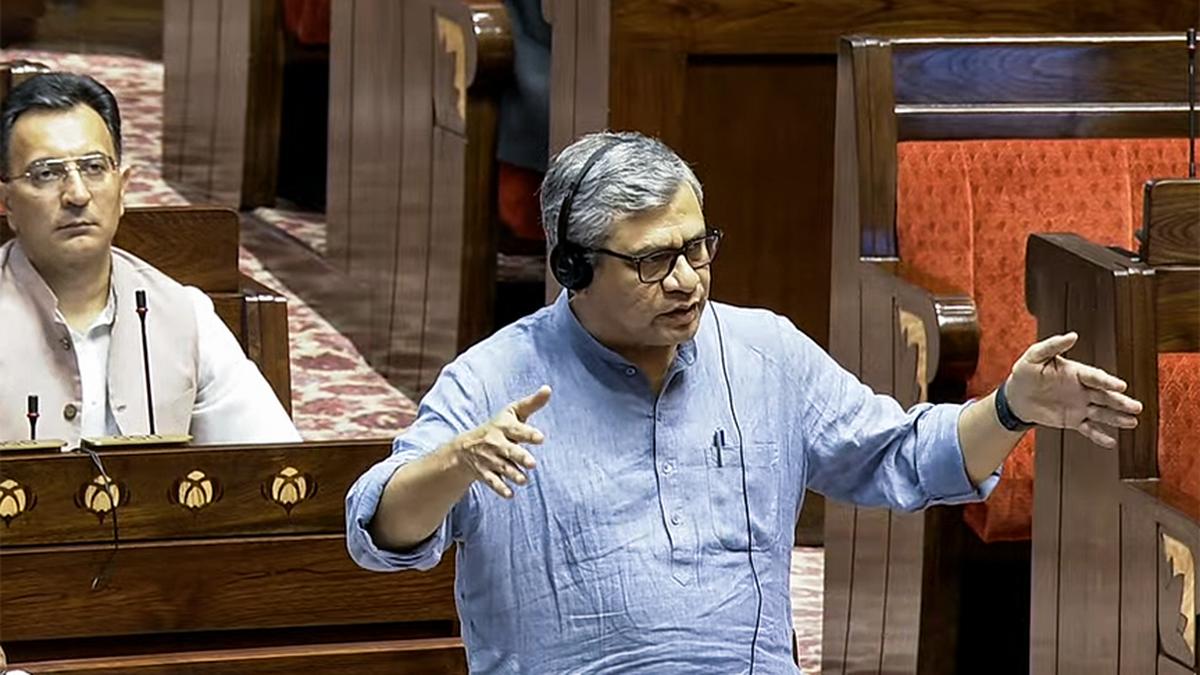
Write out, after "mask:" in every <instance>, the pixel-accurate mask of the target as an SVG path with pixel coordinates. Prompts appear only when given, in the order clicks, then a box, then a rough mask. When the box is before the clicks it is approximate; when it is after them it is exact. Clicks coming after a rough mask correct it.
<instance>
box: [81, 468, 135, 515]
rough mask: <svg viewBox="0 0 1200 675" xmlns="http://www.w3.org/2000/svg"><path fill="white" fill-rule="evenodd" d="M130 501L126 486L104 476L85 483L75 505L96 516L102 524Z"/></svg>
mask: <svg viewBox="0 0 1200 675" xmlns="http://www.w3.org/2000/svg"><path fill="white" fill-rule="evenodd" d="M128 501H129V490H127V489H125V484H124V483H121V482H120V481H114V480H110V479H109V478H106V477H104V476H96V477H95V478H93V479H92V480H91V481H90V482H87V483H84V484H83V485H82V486H80V488H79V491H78V492H76V493H75V505H76V506H78V507H79V508H81V509H83V510H84V511H87V512H89V513H91V514H93V515H95V516H96V517H97V518H99V519H100V522H102V523H103V522H104V519H105V518H106V517H107V516H108V514H110V513H112V512H113V510H115V509H116V508H118V507H120V506H122V505H123V504H125V503H126V502H128Z"/></svg>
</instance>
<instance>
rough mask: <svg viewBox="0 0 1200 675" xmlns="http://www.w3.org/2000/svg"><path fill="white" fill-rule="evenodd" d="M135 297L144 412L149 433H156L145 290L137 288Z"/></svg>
mask: <svg viewBox="0 0 1200 675" xmlns="http://www.w3.org/2000/svg"><path fill="white" fill-rule="evenodd" d="M134 297H135V298H136V299H137V315H138V319H139V320H140V321H141V323H142V367H143V370H144V371H145V373H146V414H147V415H148V416H149V417H150V435H151V436H153V435H154V434H155V433H157V431H156V429H155V428H154V395H153V393H152V392H151V390H150V345H149V342H148V341H147V339H146V314H147V313H149V311H150V310H149V308H147V307H146V291H144V290H142V289H140V288H139V289H138V290H137V291H136V292H135V293H134Z"/></svg>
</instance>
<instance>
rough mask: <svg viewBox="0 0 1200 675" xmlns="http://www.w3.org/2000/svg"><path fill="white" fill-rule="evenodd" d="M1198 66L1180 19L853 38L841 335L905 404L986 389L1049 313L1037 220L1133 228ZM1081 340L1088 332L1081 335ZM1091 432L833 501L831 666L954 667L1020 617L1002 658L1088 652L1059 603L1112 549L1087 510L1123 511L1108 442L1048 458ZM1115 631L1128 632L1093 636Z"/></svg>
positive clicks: (1180, 120)
mask: <svg viewBox="0 0 1200 675" xmlns="http://www.w3.org/2000/svg"><path fill="white" fill-rule="evenodd" d="M1186 72H1187V70H1186V47H1185V46H1184V36H1183V34H1182V33H1179V34H1151V35H1142V36H1103V35H1095V36H1063V37H1059V36H1022V37H1004V36H994V37H988V38H972V37H929V38H904V39H895V40H889V39H883V38H874V37H861V38H857V37H856V38H848V39H846V40H844V41H843V43H842V50H841V54H840V61H839V88H838V128H837V137H836V144H837V152H838V155H837V162H838V164H837V166H838V168H837V172H836V178H835V191H834V198H835V211H834V228H835V230H834V248H833V255H834V258H833V265H832V273H833V276H832V278H833V294H832V298H831V304H832V309H831V326H830V330H831V352H832V353H833V354H834V356H835V357H836V358H838V360H839V361H840V362H841V363H842V364H843V365H845V366H847V367H848V368H850V369H851V370H853V371H855V372H857V373H859V375H860V376H861V377H862V378H863V380H864V381H865V382H867V383H868V384H870V385H872V386H873V387H874V388H876V389H877V390H879V391H886V392H889V393H892V394H893V395H895V396H896V397H897V398H898V399H899V400H900V401H901V402H902V403H904V404H912V403H916V402H918V401H923V400H928V401H934V402H938V401H965V400H969V399H972V398H980V397H983V396H986V395H987V394H988V393H989V392H990V391H991V390H993V389H994V388H995V387H996V386H998V385H999V384H1000V383H1001V382H1002V381H1003V379H1004V378H1005V377H1006V376H1007V374H1008V371H1009V368H1011V366H1012V364H1013V363H1014V362H1015V361H1016V359H1017V358H1019V356H1020V355H1021V353H1022V352H1023V351H1024V349H1025V348H1026V347H1027V346H1028V345H1029V344H1032V343H1033V342H1034V341H1035V340H1036V339H1038V338H1039V337H1045V336H1046V335H1048V334H1050V332H1052V331H1051V330H1050V329H1046V328H1045V327H1044V326H1041V325H1040V324H1035V321H1034V318H1033V316H1032V315H1031V314H1030V313H1027V312H1025V311H1024V309H1023V307H1022V305H1021V298H1023V297H1024V293H1023V289H1022V282H1023V280H1024V269H1025V242H1026V239H1027V238H1028V237H1029V236H1030V235H1031V234H1036V233H1039V232H1075V233H1077V234H1078V236H1082V237H1084V238H1086V239H1088V240H1091V241H1094V242H1096V245H1097V246H1111V247H1114V248H1116V249H1120V250H1129V249H1131V248H1134V242H1135V235H1136V233H1137V231H1138V229H1139V228H1140V227H1141V221H1142V217H1141V216H1142V191H1141V185H1142V184H1143V183H1144V182H1145V181H1146V180H1147V179H1150V178H1155V177H1161V176H1173V175H1181V174H1182V172H1184V171H1186V168H1187V145H1186V142H1185V141H1184V140H1182V139H1181V138H1179V137H1181V136H1184V135H1186V131H1187V124H1186V116H1185V115H1184V114H1182V111H1183V110H1185V109H1186V106H1183V105H1181V103H1182V101H1184V100H1185V94H1186V77H1185V75H1186ZM1031 306H1032V305H1031ZM1074 328H1075V325H1074V324H1072V325H1066V326H1060V327H1058V328H1057V329H1054V330H1069V329H1074ZM1071 356H1073V357H1074V358H1079V359H1082V360H1084V361H1088V360H1089V358H1091V357H1092V354H1089V353H1088V351H1087V350H1086V348H1085V347H1083V345H1082V344H1081V346H1080V347H1077V348H1076V350H1075V351H1073V352H1072V353H1071ZM1076 436H1077V435H1076V434H1062V433H1058V432H1048V431H1045V430H1039V431H1037V432H1035V433H1034V434H1031V435H1030V436H1028V437H1026V438H1025V439H1024V440H1023V441H1022V443H1021V444H1020V445H1019V446H1018V448H1017V449H1016V450H1015V451H1014V453H1013V454H1012V455H1011V456H1010V458H1009V459H1008V461H1007V462H1006V466H1005V468H1004V474H1003V477H1002V478H1001V481H1000V484H999V486H998V487H997V488H996V490H995V492H994V493H993V495H992V497H991V499H990V500H989V501H988V502H986V503H983V504H974V505H969V506H967V507H965V508H964V507H936V508H934V509H930V510H928V511H926V512H923V513H918V514H901V513H891V512H888V511H885V510H879V509H862V508H854V507H850V506H844V505H831V506H829V508H828V510H827V514H826V517H827V531H826V607H825V626H824V631H825V641H824V653H823V658H824V661H825V664H826V668H827V669H832V670H833V671H834V672H839V671H841V669H843V668H844V669H845V671H846V672H885V671H886V672H918V673H941V672H961V669H963V668H967V667H969V666H968V665H967V664H968V663H970V660H972V659H973V658H975V657H974V656H973V655H976V654H978V652H979V650H980V649H984V648H985V645H986V644H988V643H989V642H990V641H991V640H992V639H993V637H994V631H995V627H996V626H997V625H1005V626H1008V627H1009V629H1008V630H1007V631H1006V638H1005V645H1006V647H1005V649H1004V650H1003V651H1002V652H1001V654H1000V655H998V656H997V658H996V659H994V660H993V662H992V663H990V664H989V666H988V667H989V668H994V669H996V670H994V671H989V672H1018V671H1023V670H1024V669H1025V668H1027V667H1030V666H1032V672H1035V673H1038V672H1057V671H1055V670H1053V668H1055V667H1058V665H1059V664H1063V663H1066V664H1075V663H1076V661H1072V660H1069V659H1066V658H1065V657H1064V655H1065V654H1066V653H1067V652H1063V653H1062V654H1060V650H1067V651H1070V650H1071V649H1073V646H1072V645H1069V644H1068V643H1069V641H1070V640H1071V639H1072V637H1071V636H1072V635H1078V632H1075V633H1072V632H1071V631H1072V630H1073V628H1072V624H1073V622H1074V621H1076V620H1077V619H1079V617H1077V616H1076V617H1073V616H1072V615H1070V614H1060V609H1062V608H1063V607H1066V606H1069V605H1071V603H1077V601H1079V600H1080V598H1078V597H1074V596H1072V594H1075V596H1078V595H1080V594H1085V593H1087V592H1089V591H1090V592H1091V593H1092V595H1093V596H1095V595H1096V586H1097V581H1098V580H1103V579H1107V578H1111V574H1110V573H1113V572H1115V567H1113V566H1112V564H1111V563H1113V562H1115V558H1114V557H1113V556H1115V550H1116V549H1115V548H1113V549H1112V550H1111V551H1110V553H1111V555H1109V557H1108V558H1107V559H1106V558H1105V557H1104V556H1096V555H1095V553H1096V550H1095V549H1096V548H1097V547H1096V546H1095V544H1094V539H1095V537H1097V536H1100V532H1099V531H1098V530H1088V529H1087V528H1088V527H1089V525H1088V524H1087V523H1086V522H1085V520H1086V519H1081V518H1080V514H1081V512H1082V511H1085V510H1086V511H1092V512H1105V509H1106V508H1107V509H1108V514H1109V515H1111V516H1114V517H1115V514H1116V507H1115V504H1116V502H1115V501H1114V500H1112V499H1108V500H1107V501H1105V499H1104V498H1103V497H1102V496H1097V495H1096V494H1093V493H1091V492H1088V491H1083V490H1081V489H1080V486H1081V485H1083V483H1080V482H1078V481H1080V480H1082V477H1083V476H1084V475H1086V474H1089V473H1091V474H1093V475H1094V474H1095V472H1097V471H1102V470H1103V469H1102V467H1105V466H1106V462H1107V461H1108V460H1107V459H1106V457H1111V453H1107V454H1106V453H1105V452H1104V451H1102V450H1099V449H1098V448H1091V454H1090V455H1082V454H1081V455H1080V456H1079V458H1078V459H1077V460H1076V461H1078V462H1079V463H1080V464H1081V465H1083V464H1086V465H1088V466H1078V467H1075V468H1073V469H1072V470H1070V471H1068V470H1067V469H1066V468H1065V467H1064V468H1063V469H1062V471H1061V472H1060V471H1054V472H1050V471H1048V470H1047V471H1044V470H1043V465H1044V464H1051V463H1053V462H1056V461H1058V460H1057V459H1056V458H1057V457H1058V454H1057V453H1058V446H1059V445H1061V444H1062V443H1063V442H1064V441H1063V440H1062V439H1063V438H1064V437H1070V438H1074V437H1076ZM1035 438H1036V446H1037V452H1036V453H1035V452H1033V448H1034V444H1035V440H1034V439H1035ZM1077 440H1080V441H1082V437H1078V439H1077ZM1035 457H1036V459H1035ZM1035 464H1036V467H1035ZM1035 468H1036V469H1037V471H1036V472H1035ZM1035 475H1036V476H1037V479H1036V481H1035ZM1112 478H1113V480H1112V481H1111V482H1112V487H1113V490H1110V491H1109V492H1110V494H1112V495H1115V494H1116V492H1115V473H1113V476H1112ZM1072 500H1074V501H1072ZM1057 504H1061V509H1062V510H1061V511H1059V510H1057V509H1054V508H1052V505H1057ZM1101 520H1103V519H1101ZM1109 520H1110V521H1111V519H1109ZM964 523H965V524H964ZM1110 524H1112V523H1111V522H1110ZM1031 535H1032V539H1033V543H1032V554H1031V546H1030V539H1031ZM1113 543H1114V546H1115V540H1113ZM1089 545H1091V546H1092V549H1091V550H1090V552H1091V553H1092V555H1091V556H1083V557H1081V558H1079V559H1078V561H1077V563H1076V564H1077V565H1079V566H1086V567H1087V570H1086V571H1085V570H1082V569H1072V568H1071V567H1070V566H1069V565H1067V564H1066V563H1065V562H1064V561H1065V559H1064V558H1063V555H1064V554H1065V552H1066V551H1068V550H1069V549H1070V548H1071V547H1073V546H1074V547H1079V551H1078V552H1079V553H1083V551H1085V550H1088V549H1087V547H1088V546H1089ZM1100 548H1103V547H1100ZM1056 554H1057V557H1056ZM1031 555H1032V558H1031ZM1060 562H1062V563H1063V564H1062V566H1060ZM1031 563H1032V565H1033V567H1032V570H1033V572H1032V582H1031V573H1030V569H1031V567H1030V566H1031ZM1085 580H1086V581H1085ZM1031 584H1032V586H1031ZM1116 592H1117V591H1116V590H1115V586H1114V587H1113V589H1106V590H1104V591H1101V592H1100V593H1099V594H1100V595H1106V594H1107V595H1109V596H1112V598H1115V593H1116ZM1031 597H1032V604H1033V607H1032V611H1031V607H1030V601H1031V600H1030V599H1031ZM1090 602H1094V598H1093V600H1092V601H1090ZM1077 604H1078V605H1079V606H1080V607H1084V606H1087V607H1089V608H1090V609H1091V611H1092V612H1097V611H1098V609H1099V608H1101V607H1104V606H1105V605H1104V603H1102V602H1101V603H1099V604H1098V605H1097V604H1090V605H1089V604H1087V603H1086V602H1079V603H1077ZM1109 608H1110V609H1111V610H1112V615H1111V617H1110V619H1111V622H1112V623H1113V625H1115V622H1116V607H1115V604H1113V605H1112V606H1111V607H1109ZM1026 627H1028V631H1029V632H1026V630H1027V629H1026ZM1031 638H1032V640H1031ZM1109 638H1111V639H1109ZM1106 639H1108V643H1109V644H1110V645H1113V644H1115V641H1116V634H1115V633H1112V634H1111V635H1110V634H1106V633H1104V632H1095V633H1093V634H1091V635H1090V636H1089V637H1088V638H1087V640H1088V644H1089V645H1092V646H1095V645H1096V644H1099V643H1102V642H1105V640H1106ZM1030 640H1031V641H1030ZM1029 650H1032V652H1030V651H1029ZM1104 653H1105V652H1104V649H1095V650H1093V651H1092V652H1091V657H1090V658H1093V659H1099V660H1100V661H1101V662H1102V661H1103V655H1104ZM1112 663H1113V664H1115V660H1114V661H1113V662H1112ZM1114 667H1115V666H1114ZM1071 672H1074V671H1071ZM1081 672H1083V671H1081ZM1086 672H1104V671H1103V670H1087V671H1086Z"/></svg>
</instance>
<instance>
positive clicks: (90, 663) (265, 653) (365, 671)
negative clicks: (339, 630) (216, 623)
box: [23, 639, 467, 675]
mask: <svg viewBox="0 0 1200 675" xmlns="http://www.w3.org/2000/svg"><path fill="white" fill-rule="evenodd" d="M23 665H24V666H25V667H26V668H28V669H29V670H30V672H34V673H39V674H41V673H78V672H87V673H93V674H95V675H126V674H128V675H176V674H177V673H180V672H187V673H188V674H189V675H228V674H229V673H235V672H236V673H246V672H254V673H255V674H256V675H292V673H299V672H353V673H355V674H356V675H453V674H458V673H465V672H467V659H466V653H465V652H464V651H463V648H462V643H461V642H460V641H459V640H457V639H426V640H391V641H378V642H366V643H350V644H333V645H321V646H309V645H305V646H296V647H279V648H271V649H262V648H259V649H253V648H251V649H227V650H221V651H219V652H181V653H174V654H171V655H169V656H168V657H156V656H155V657H148V656H141V657H137V656H134V657H125V658H120V659H94V660H88V659H75V660H54V661H35V662H31V663H27V664H23Z"/></svg>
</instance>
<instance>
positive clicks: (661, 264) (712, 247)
mask: <svg viewBox="0 0 1200 675" xmlns="http://www.w3.org/2000/svg"><path fill="white" fill-rule="evenodd" d="M721 235H722V233H721V231H720V230H715V229H714V230H709V231H708V234H706V235H704V236H703V237H697V238H696V239H692V240H691V241H688V242H686V243H685V244H684V245H683V246H680V247H679V248H666V249H661V250H658V251H651V252H650V253H647V254H645V255H626V254H624V253H618V252H616V251H610V250H608V249H606V248H590V249H588V250H589V251H591V252H592V253H603V254H604V255H608V256H612V257H614V258H618V259H620V260H624V261H625V262H627V263H630V264H631V265H633V266H635V267H636V268H637V273H638V279H639V280H640V281H641V282H642V283H644V284H657V283H659V282H661V281H662V280H663V279H666V278H667V277H668V276H670V275H671V272H672V271H674V269H675V264H676V263H677V262H678V261H679V256H684V257H685V258H686V259H687V263H688V265H690V266H691V267H692V269H694V270H698V269H701V268H704V267H707V266H708V265H709V264H711V263H712V261H713V258H716V257H717V247H718V245H719V244H720V243H721Z"/></svg>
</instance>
